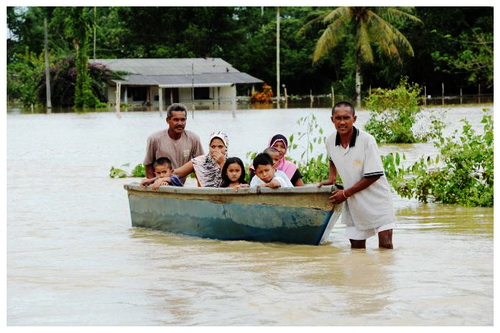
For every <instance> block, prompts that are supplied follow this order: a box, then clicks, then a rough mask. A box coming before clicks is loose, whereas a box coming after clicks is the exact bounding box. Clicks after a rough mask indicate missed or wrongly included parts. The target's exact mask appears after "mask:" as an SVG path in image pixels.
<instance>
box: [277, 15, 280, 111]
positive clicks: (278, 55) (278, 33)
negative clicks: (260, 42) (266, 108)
mask: <svg viewBox="0 0 500 333" xmlns="http://www.w3.org/2000/svg"><path fill="white" fill-rule="evenodd" d="M280 90H281V84H280V7H276V98H277V101H278V102H277V105H278V109H279V107H280V102H281V96H280Z"/></svg>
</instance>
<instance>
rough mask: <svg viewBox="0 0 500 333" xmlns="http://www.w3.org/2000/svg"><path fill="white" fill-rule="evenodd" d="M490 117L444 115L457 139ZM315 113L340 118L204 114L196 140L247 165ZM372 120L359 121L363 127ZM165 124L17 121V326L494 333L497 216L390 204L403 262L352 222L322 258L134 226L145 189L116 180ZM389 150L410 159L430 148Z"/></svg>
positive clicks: (17, 117) (13, 257)
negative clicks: (480, 331)
mask: <svg viewBox="0 0 500 333" xmlns="http://www.w3.org/2000/svg"><path fill="white" fill-rule="evenodd" d="M488 107H489V108H490V109H491V111H490V114H491V113H492V112H493V110H492V106H491V105H490V106H488ZM481 109H482V107H480V106H460V107H442V108H439V107H437V108H435V109H433V110H432V111H434V112H436V113H437V114H439V115H442V116H443V117H444V118H443V119H444V120H445V122H446V123H447V124H448V128H447V131H449V133H451V132H452V131H453V129H455V128H460V127H461V123H460V122H459V121H458V120H459V119H461V118H467V119H468V120H469V121H470V122H471V123H472V124H473V125H474V126H475V127H476V128H477V129H478V130H479V129H481V126H480V124H479V121H480V120H481V117H482V111H481ZM311 114H314V115H315V116H316V117H317V120H318V124H319V125H320V126H321V127H322V128H323V129H324V130H325V132H326V133H329V132H330V131H331V128H332V127H331V126H332V125H331V123H330V122H329V116H330V110H329V109H328V108H324V109H279V110H276V109H274V110H233V111H223V110H218V111H213V110H212V111H195V112H194V113H191V112H190V113H189V118H188V123H187V129H189V130H193V131H195V132H197V133H198V134H199V135H200V137H201V138H202V141H204V140H207V139H208V135H209V134H210V133H211V132H212V131H214V130H223V131H226V132H227V133H228V136H229V154H230V155H233V156H239V157H241V158H242V159H244V160H246V161H247V162H248V159H247V158H246V153H247V152H249V151H260V150H262V149H263V148H265V146H266V142H267V141H268V139H269V138H270V137H271V136H272V135H273V134H275V133H278V132H281V133H283V134H285V135H287V136H289V135H290V134H292V133H297V132H301V131H302V132H304V131H306V129H305V128H303V126H300V125H298V124H297V120H298V119H299V118H301V117H305V116H308V115H311ZM367 119H368V112H367V111H360V112H358V122H357V125H358V126H360V127H362V125H363V124H364V123H365V122H366V121H367ZM423 125H424V126H425V123H424V124H423ZM165 126H166V124H165V114H163V115H161V116H160V114H159V112H122V114H121V117H120V118H118V117H117V116H116V115H115V113H114V112H99V113H64V114H60V113H59V114H57V113H53V114H22V113H17V112H9V113H8V114H7V116H6V127H7V177H6V178H7V214H6V215H7V226H6V235H7V237H6V240H7V246H6V249H7V258H6V259H7V303H6V304H7V316H6V318H7V325H9V326H88V325H98V326H122V325H123V326H160V325H178V326H180V325H188V326H199V325H207V326H213V325H217V326H225V325H235V326H236V325H237V326H249V325H250V326H339V325H340V326H434V325H437V326H491V325H493V323H494V319H493V318H494V311H493V303H494V297H493V291H494V271H493V254H494V248H493V245H494V239H493V209H492V208H465V207H459V206H452V205H441V204H422V203H418V202H417V201H415V200H407V199H402V198H399V197H398V196H397V195H396V194H394V202H395V213H396V217H397V229H395V230H394V245H395V249H394V250H392V251H390V250H385V251H384V250H379V249H378V248H377V240H376V239H375V238H371V239H369V240H368V242H367V249H366V250H351V249H350V245H349V241H348V240H347V239H346V238H345V236H344V231H345V230H344V226H343V225H340V224H337V225H336V226H335V228H334V229H333V231H332V233H331V235H330V242H328V243H327V244H325V245H321V246H317V247H315V246H304V245H289V244H288V245H287V244H278V243H258V242H246V241H218V240H209V239H199V238H190V237H186V236H181V235H174V234H169V233H164V232H159V231H152V230H145V229H137V228H132V227H131V221H130V215H129V210H128V209H129V208H128V201H127V195H126V192H125V190H124V189H123V184H126V183H128V182H130V181H132V180H133V179H111V178H109V169H110V167H111V166H115V167H121V166H122V164H124V163H130V168H129V169H131V168H132V167H133V166H135V165H136V164H138V163H141V162H142V159H143V157H144V151H145V145H146V138H147V136H148V135H149V134H151V133H152V132H154V131H156V130H159V129H163V128H165ZM204 148H205V149H207V144H205V146H204ZM322 150H323V147H317V148H315V152H322ZM302 151H303V150H301V149H300V148H299V149H297V150H296V151H295V152H293V153H294V154H295V156H293V157H294V158H298V157H299V156H300V153H301V152H302ZM381 151H382V153H384V154H385V153H388V152H391V151H404V152H405V153H406V155H407V157H408V158H409V160H411V159H416V158H418V157H420V156H421V155H422V154H428V153H431V152H433V147H432V144H415V145H387V146H382V147H381ZM124 168H126V167H124Z"/></svg>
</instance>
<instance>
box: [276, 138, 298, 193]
mask: <svg viewBox="0 0 500 333" xmlns="http://www.w3.org/2000/svg"><path fill="white" fill-rule="evenodd" d="M269 147H273V148H275V149H276V150H278V151H279V153H280V161H279V163H278V166H277V168H276V169H277V170H281V171H283V172H284V173H285V174H286V175H287V176H288V179H290V181H291V182H292V184H293V186H303V185H304V182H303V181H302V174H301V173H300V171H299V169H298V168H297V166H296V165H295V164H294V163H292V162H290V161H287V160H286V158H285V155H286V151H287V149H288V140H287V139H286V137H285V136H284V135H283V134H276V135H274V136H273V137H272V138H271V140H269Z"/></svg>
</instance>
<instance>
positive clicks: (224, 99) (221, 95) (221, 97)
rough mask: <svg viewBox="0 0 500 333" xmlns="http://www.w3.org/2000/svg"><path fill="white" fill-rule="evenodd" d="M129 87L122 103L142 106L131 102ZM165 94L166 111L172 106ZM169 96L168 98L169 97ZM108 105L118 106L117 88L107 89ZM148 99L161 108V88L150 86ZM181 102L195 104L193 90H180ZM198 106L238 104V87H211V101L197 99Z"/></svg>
mask: <svg viewBox="0 0 500 333" xmlns="http://www.w3.org/2000/svg"><path fill="white" fill-rule="evenodd" d="M128 89H130V88H129V87H127V86H122V92H121V103H123V104H130V105H142V104H143V102H145V101H136V100H134V101H133V100H130V99H129V98H128V97H127V96H128ZM162 92H163V94H164V95H163V104H164V108H163V109H165V108H166V107H167V106H168V105H169V104H170V94H166V89H162ZM167 95H168V96H167ZM107 96H108V103H109V104H111V105H116V87H115V86H109V87H108V89H107ZM147 98H148V99H149V103H150V105H152V106H159V99H160V98H159V88H158V87H157V86H150V87H149V93H148V96H147ZM179 102H180V103H184V104H188V103H193V100H192V88H179ZM194 103H195V104H197V105H206V104H236V85H233V86H230V87H228V86H224V87H210V88H209V99H203V100H201V99H197V100H194Z"/></svg>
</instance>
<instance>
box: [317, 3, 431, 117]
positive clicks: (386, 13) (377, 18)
mask: <svg viewBox="0 0 500 333" xmlns="http://www.w3.org/2000/svg"><path fill="white" fill-rule="evenodd" d="M408 11H409V8H407V7H400V8H399V9H398V8H395V7H338V8H337V9H334V10H333V11H331V12H329V13H327V14H324V15H321V16H319V17H318V18H316V19H315V20H313V21H311V22H309V23H308V24H310V23H312V22H318V21H322V22H323V23H327V24H328V26H327V27H326V29H325V31H324V32H323V34H322V35H321V37H320V38H319V40H318V42H317V43H316V48H315V50H314V53H313V62H318V61H319V59H321V58H322V57H324V56H325V55H327V54H328V52H329V51H330V50H332V49H333V48H335V47H336V46H338V45H339V44H340V42H341V41H342V40H344V39H345V38H348V37H350V36H352V37H353V38H354V44H355V45H356V59H355V61H356V104H357V106H358V107H359V106H360V105H361V62H362V61H363V62H368V63H373V49H372V44H376V45H378V46H379V48H380V49H381V50H382V51H383V53H384V54H385V55H387V56H389V57H395V58H396V59H397V60H398V62H399V63H402V60H401V57H400V49H401V50H403V51H405V52H406V53H407V54H409V55H411V56H413V48H412V47H411V45H410V42H408V40H407V39H406V37H405V36H404V35H403V34H402V33H401V32H400V31H399V30H398V29H396V28H395V27H394V26H393V25H391V24H390V23H389V22H388V21H393V22H404V21H406V20H410V21H413V22H418V23H422V21H420V20H419V19H418V18H417V17H415V16H413V15H411V14H409V13H408ZM386 20H387V21H386Z"/></svg>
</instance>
